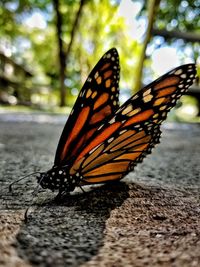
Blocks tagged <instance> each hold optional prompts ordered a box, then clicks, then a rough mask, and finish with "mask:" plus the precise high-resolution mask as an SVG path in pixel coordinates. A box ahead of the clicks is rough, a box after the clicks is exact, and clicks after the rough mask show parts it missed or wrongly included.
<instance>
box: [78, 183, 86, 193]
mask: <svg viewBox="0 0 200 267" xmlns="http://www.w3.org/2000/svg"><path fill="white" fill-rule="evenodd" d="M79 187H80V189H81V191H82V192H83V193H84V194H85V193H86V192H85V190H84V189H83V187H82V186H80V185H79Z"/></svg>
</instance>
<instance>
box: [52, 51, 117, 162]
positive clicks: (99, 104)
mask: <svg viewBox="0 0 200 267" xmlns="http://www.w3.org/2000/svg"><path fill="white" fill-rule="evenodd" d="M119 71H120V68H119V56H118V53H117V50H116V49H115V48H112V49H110V50H109V51H108V52H107V53H106V54H105V55H104V56H103V57H102V58H101V59H100V60H99V62H98V63H97V65H96V66H95V67H94V69H93V70H92V71H91V73H90V75H89V76H88V78H87V80H86V82H85V84H84V85H83V88H82V89H81V91H80V93H79V96H78V98H77V100H76V103H75V105H74V107H73V109H72V111H71V113H70V115H69V118H68V120H67V122H66V124H65V127H64V129H63V132H62V135H61V137H60V141H59V143H58V147H57V151H56V155H55V160H54V163H55V165H60V164H62V165H63V164H65V163H66V162H67V161H69V160H70V159H72V158H75V156H76V154H77V153H78V151H80V150H81V148H82V146H83V145H84V144H85V142H86V141H87V140H88V139H89V138H91V136H93V134H94V133H95V131H96V129H97V128H98V127H99V125H100V124H101V123H102V121H103V120H104V119H105V118H106V117H108V116H109V115H111V114H114V113H115V111H116V109H117V108H118V106H119V103H118V96H119V91H118V83H119Z"/></svg>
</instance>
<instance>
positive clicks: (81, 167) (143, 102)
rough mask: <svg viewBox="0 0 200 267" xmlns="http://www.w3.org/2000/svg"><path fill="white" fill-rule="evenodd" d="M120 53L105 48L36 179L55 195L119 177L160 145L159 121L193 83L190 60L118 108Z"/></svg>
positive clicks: (192, 66) (113, 49)
mask: <svg viewBox="0 0 200 267" xmlns="http://www.w3.org/2000/svg"><path fill="white" fill-rule="evenodd" d="M119 72H120V65H119V56H118V52H117V50H116V49H115V48H112V49H110V50H109V51H108V52H107V53H105V54H104V55H103V57H102V58H101V59H100V60H99V62H98V63H97V65H96V66H95V67H94V69H93V70H92V71H91V73H90V74H89V76H88V78H87V80H86V82H85V84H84V85H83V88H82V90H81V91H80V93H79V96H78V98H77V100H76V103H75V105H74V107H73V109H72V111H71V113H70V115H69V118H68V120H67V122H66V124H65V126H64V129H63V132H62V134H61V137H60V141H59V143H58V147H57V151H56V155H55V160H54V165H53V167H52V168H51V169H50V170H48V171H47V172H41V173H40V175H39V176H38V177H37V180H38V183H39V184H40V185H41V187H42V188H48V189H51V190H52V191H54V190H58V195H61V194H63V193H67V192H72V191H73V190H74V189H75V188H76V187H81V186H83V185H88V184H96V183H105V182H109V181H115V180H119V179H122V178H123V177H124V176H125V175H126V174H127V173H128V172H130V171H132V170H133V169H134V167H135V165H136V164H137V163H139V162H141V161H142V160H143V158H144V157H145V156H146V155H147V154H149V153H151V150H152V148H153V147H154V146H155V145H156V144H157V143H159V139H160V135H161V130H160V126H161V123H162V122H163V121H164V120H165V119H166V117H167V113H168V112H169V111H170V109H171V108H172V107H174V106H175V104H176V102H177V100H178V99H179V98H180V97H181V96H182V94H184V92H185V91H186V90H187V89H188V87H189V86H191V85H192V83H193V81H194V79H195V75H196V70H195V64H186V65H182V66H180V67H177V68H175V69H174V70H172V71H170V72H168V73H167V74H165V75H163V76H162V77H160V78H158V79H157V80H155V81H154V82H152V83H151V84H149V85H147V86H146V87H144V88H143V89H142V90H140V91H139V92H138V93H136V94H135V95H133V96H132V97H131V98H130V99H129V100H127V101H126V102H125V103H124V104H123V105H122V106H119V100H118V96H119V89H118V84H119Z"/></svg>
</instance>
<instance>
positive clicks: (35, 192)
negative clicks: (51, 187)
mask: <svg viewBox="0 0 200 267" xmlns="http://www.w3.org/2000/svg"><path fill="white" fill-rule="evenodd" d="M43 178H44V177H41V179H40V180H39V182H38V185H37V186H36V188H35V189H34V190H33V192H32V199H31V202H30V204H29V205H28V207H27V208H26V210H25V213H24V221H25V223H27V221H28V211H29V209H30V207H31V206H33V200H34V198H35V197H36V196H37V195H38V193H39V190H40V189H39V187H40V184H41V182H42V180H43Z"/></svg>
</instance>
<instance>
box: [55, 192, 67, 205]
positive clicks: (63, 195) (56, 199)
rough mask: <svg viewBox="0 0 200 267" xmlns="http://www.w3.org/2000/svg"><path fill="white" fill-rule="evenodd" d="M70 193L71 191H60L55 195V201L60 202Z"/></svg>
mask: <svg viewBox="0 0 200 267" xmlns="http://www.w3.org/2000/svg"><path fill="white" fill-rule="evenodd" d="M69 195H70V193H69V192H65V191H59V193H58V194H57V195H56V196H55V198H54V201H55V202H56V203H60V202H62V201H63V200H64V199H65V197H66V196H69Z"/></svg>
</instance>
